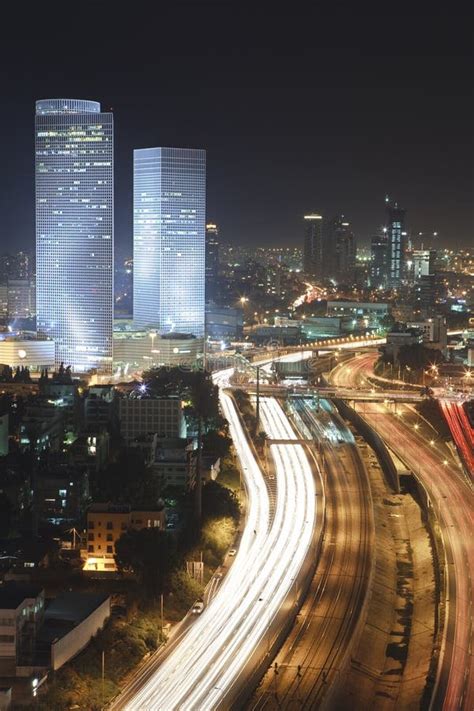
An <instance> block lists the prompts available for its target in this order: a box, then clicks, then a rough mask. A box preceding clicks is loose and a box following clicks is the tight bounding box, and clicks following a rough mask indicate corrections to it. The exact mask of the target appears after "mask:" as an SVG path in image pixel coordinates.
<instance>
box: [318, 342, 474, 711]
mask: <svg viewBox="0 0 474 711" xmlns="http://www.w3.org/2000/svg"><path fill="white" fill-rule="evenodd" d="M372 361H373V359H372ZM372 361H371V359H370V357H368V356H361V357H359V358H356V359H355V360H354V361H351V363H350V364H347V365H346V364H341V365H339V366H337V367H336V368H335V369H334V370H333V371H332V373H331V380H332V382H334V383H335V384H337V385H344V386H352V387H353V386H354V385H357V384H358V381H359V379H360V377H361V376H363V375H364V374H366V373H368V372H370V371H371V369H372ZM370 408H371V409H370V411H365V412H364V410H361V409H358V412H359V414H361V415H362V417H364V418H365V419H366V420H367V421H368V423H369V424H370V425H371V426H372V427H373V428H374V429H375V430H376V431H377V432H378V433H379V434H380V435H381V436H382V437H383V438H384V440H385V442H386V444H387V445H388V446H389V447H390V448H391V449H392V450H393V451H394V452H395V454H396V455H397V456H398V457H399V458H400V459H401V461H403V462H404V463H405V465H406V466H408V467H409V468H410V469H411V471H412V472H413V473H414V474H415V476H416V477H417V478H418V479H419V480H420V481H421V483H422V484H423V486H424V487H425V489H426V490H427V491H428V493H429V495H430V498H431V501H432V503H433V505H434V507H435V510H436V514H437V517H438V520H439V523H440V529H441V532H442V539H443V544H444V547H445V549H446V554H447V563H448V564H447V565H446V567H445V570H446V573H447V590H446V608H447V609H446V622H445V631H444V644H443V647H442V650H441V656H440V662H439V670H438V684H437V687H436V690H435V698H434V701H433V703H434V704H435V706H433V708H442V709H443V711H451V710H452V709H456V710H457V709H465V710H466V711H471V710H472V709H473V708H474V661H473V657H472V617H473V614H472V599H473V584H474V546H473V545H472V531H473V528H474V520H473V510H474V506H473V503H474V502H473V490H472V487H470V486H468V483H467V481H466V480H465V479H464V478H463V477H462V476H461V475H460V472H459V470H458V468H457V467H456V466H455V465H454V464H453V463H452V462H450V461H449V460H446V463H445V461H444V460H443V459H442V458H441V457H440V455H439V453H438V451H437V449H436V447H434V446H431V445H430V444H429V443H428V442H427V441H426V440H425V439H424V437H423V436H422V434H421V433H420V432H418V431H417V430H413V429H412V428H411V427H409V426H408V425H407V424H406V423H405V422H404V419H403V418H404V416H405V417H409V414H410V410H409V408H408V407H407V406H405V405H400V406H399V409H398V413H399V415H400V417H395V416H394V415H393V414H392V413H391V412H389V411H388V410H387V408H386V406H385V405H383V404H381V403H372V404H371V406H370ZM438 696H439V699H438Z"/></svg>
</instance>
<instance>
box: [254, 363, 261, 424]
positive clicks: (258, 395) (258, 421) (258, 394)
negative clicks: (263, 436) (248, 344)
mask: <svg viewBox="0 0 474 711" xmlns="http://www.w3.org/2000/svg"><path fill="white" fill-rule="evenodd" d="M259 424H260V366H259V365H257V407H256V412H255V434H256V435H257V434H258V428H259Z"/></svg>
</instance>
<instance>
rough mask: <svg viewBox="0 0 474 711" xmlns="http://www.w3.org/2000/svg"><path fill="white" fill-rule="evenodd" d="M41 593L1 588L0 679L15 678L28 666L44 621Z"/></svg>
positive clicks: (34, 589)
mask: <svg viewBox="0 0 474 711" xmlns="http://www.w3.org/2000/svg"><path fill="white" fill-rule="evenodd" d="M43 613H44V590H43V589H42V588H41V587H39V586H36V585H25V584H22V583H15V582H10V583H6V584H4V585H2V586H0V676H16V675H17V672H18V667H20V666H26V665H31V664H32V663H33V659H34V652H35V644H36V635H37V632H38V629H39V626H40V624H41V622H42V619H43Z"/></svg>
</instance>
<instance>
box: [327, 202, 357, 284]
mask: <svg viewBox="0 0 474 711" xmlns="http://www.w3.org/2000/svg"><path fill="white" fill-rule="evenodd" d="M323 262H324V274H325V276H328V277H331V278H332V279H335V280H336V281H337V282H338V283H341V282H344V283H352V281H353V280H354V273H355V262H356V242H355V237H354V233H353V232H352V230H351V227H350V223H349V222H348V221H347V220H346V218H345V217H344V215H338V216H337V217H335V218H334V219H332V220H331V221H330V222H328V223H327V225H326V226H325V229H324V238H323Z"/></svg>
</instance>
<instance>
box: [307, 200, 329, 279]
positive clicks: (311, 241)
mask: <svg viewBox="0 0 474 711" xmlns="http://www.w3.org/2000/svg"><path fill="white" fill-rule="evenodd" d="M303 219H304V224H305V234H304V249H303V271H304V272H305V274H306V275H307V276H308V277H313V278H314V279H318V280H321V279H322V278H323V275H324V266H323V255H324V246H323V241H324V233H323V224H324V223H323V217H322V215H320V214H318V213H317V212H311V213H308V214H307V215H305V216H304V218H303Z"/></svg>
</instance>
